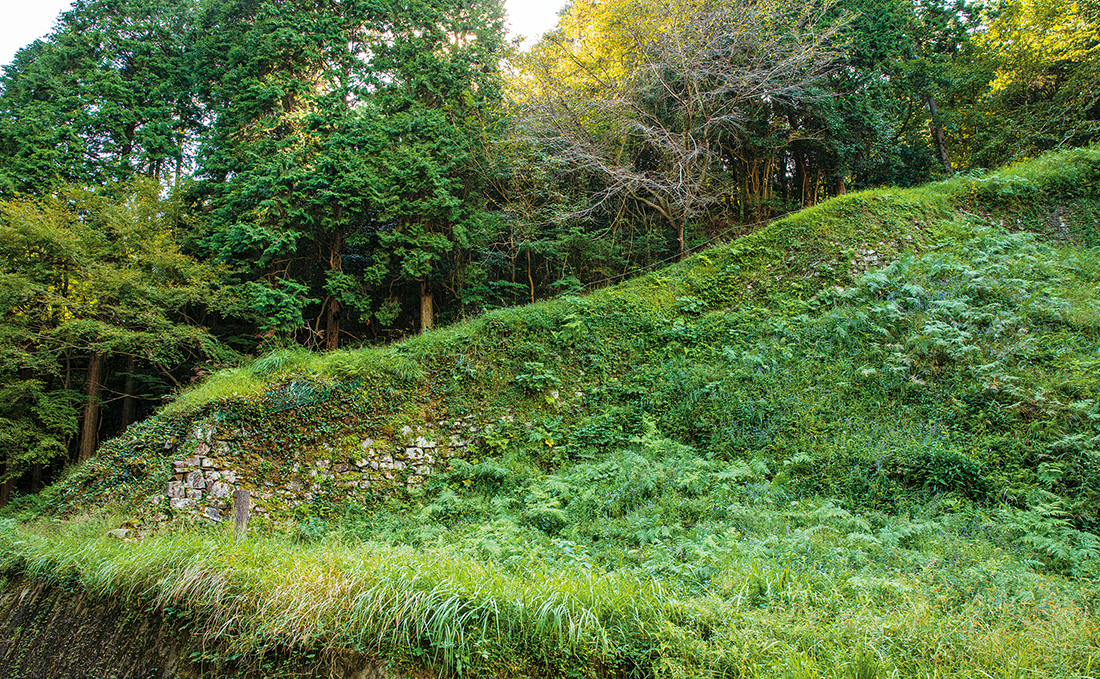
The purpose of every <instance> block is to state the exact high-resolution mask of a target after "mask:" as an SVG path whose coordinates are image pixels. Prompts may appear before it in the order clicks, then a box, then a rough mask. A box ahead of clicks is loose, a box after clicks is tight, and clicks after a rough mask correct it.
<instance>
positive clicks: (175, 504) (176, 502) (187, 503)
mask: <svg viewBox="0 0 1100 679" xmlns="http://www.w3.org/2000/svg"><path fill="white" fill-rule="evenodd" d="M168 505H169V506H170V507H172V509H192V508H193V507H194V506H195V501H194V500H192V499H191V498H186V497H174V498H172V499H171V500H169V501H168Z"/></svg>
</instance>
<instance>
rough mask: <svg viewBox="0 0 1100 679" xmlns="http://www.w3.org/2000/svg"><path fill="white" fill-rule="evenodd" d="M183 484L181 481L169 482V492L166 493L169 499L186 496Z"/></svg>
mask: <svg viewBox="0 0 1100 679" xmlns="http://www.w3.org/2000/svg"><path fill="white" fill-rule="evenodd" d="M184 490H185V489H184V487H183V484H182V483H180V482H179V481H169V482H168V490H167V491H165V493H164V494H165V495H167V496H168V497H183V496H184Z"/></svg>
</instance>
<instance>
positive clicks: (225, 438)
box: [152, 415, 511, 522]
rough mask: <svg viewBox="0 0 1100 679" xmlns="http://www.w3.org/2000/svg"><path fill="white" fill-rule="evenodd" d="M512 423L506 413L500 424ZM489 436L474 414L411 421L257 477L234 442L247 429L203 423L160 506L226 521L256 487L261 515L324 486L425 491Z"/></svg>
mask: <svg viewBox="0 0 1100 679" xmlns="http://www.w3.org/2000/svg"><path fill="white" fill-rule="evenodd" d="M510 420H511V418H510V417H508V416H505V417H504V418H501V420H500V421H510ZM492 427H493V425H488V427H486V428H488V429H491V428H492ZM482 433H483V430H482V428H481V426H480V423H479V422H478V421H477V420H475V419H474V416H472V415H470V416H467V417H465V418H460V419H452V420H446V421H443V422H440V423H437V424H436V425H435V426H433V427H427V426H418V427H412V426H405V427H403V428H402V429H401V430H400V431H399V432H397V433H395V434H394V435H393V436H389V437H381V436H380V437H378V438H370V437H368V438H364V439H362V440H361V442H360V443H359V445H358V446H356V447H355V448H354V449H353V450H348V448H347V446H346V443H345V444H344V445H343V446H342V447H341V448H339V449H334V448H333V447H332V446H330V445H322V446H321V448H320V450H319V451H318V452H317V453H316V454H313V455H311V456H310V457H312V458H314V459H311V460H309V461H306V460H299V461H298V462H294V463H292V464H290V465H289V468H287V469H285V471H284V472H283V473H281V474H279V475H278V480H272V476H273V475H272V474H265V475H262V476H263V478H260V476H261V475H260V474H255V476H254V477H249V476H248V474H247V473H246V472H245V471H244V470H243V469H242V467H244V466H246V465H242V464H241V461H242V459H243V456H242V455H240V454H238V453H236V452H234V447H233V446H232V445H231V444H230V441H232V440H236V441H238V442H239V441H247V432H243V431H239V430H238V431H235V432H229V431H223V432H219V431H218V428H217V427H216V426H215V425H214V424H213V423H212V422H209V421H207V422H204V423H200V424H198V425H196V426H195V428H194V429H193V431H192V434H191V436H192V442H193V443H194V449H193V450H192V452H191V453H190V455H189V456H188V457H185V458H181V459H177V460H175V461H173V462H172V479H171V480H170V481H169V482H168V484H167V487H166V488H165V490H164V494H163V495H162V496H155V497H153V498H152V503H153V504H154V505H156V506H158V507H164V506H165V505H166V506H167V508H168V509H170V510H171V511H172V513H173V514H176V515H179V514H184V515H188V514H190V515H193V516H198V517H201V518H204V519H207V520H209V521H214V522H219V521H222V520H223V518H224V517H226V516H228V515H229V514H230V510H231V508H232V505H233V500H232V498H233V491H235V490H237V489H245V490H248V491H249V492H250V494H251V497H252V512H253V513H254V514H256V515H258V516H269V515H270V514H271V512H272V510H273V509H274V508H275V507H276V506H281V507H283V508H288V507H289V508H293V507H296V506H298V505H301V504H306V503H309V502H312V501H313V500H314V498H315V497H316V496H317V495H318V494H319V493H320V492H322V491H323V492H325V493H327V494H328V496H329V497H331V496H332V494H333V493H336V494H337V495H340V496H343V497H346V498H348V499H352V498H355V497H360V496H365V495H366V494H368V493H371V492H372V491H373V492H384V491H386V490H388V489H395V488H400V487H404V488H408V489H414V488H419V487H422V486H423V485H424V483H426V481H427V479H428V477H429V476H431V475H432V474H433V473H434V472H435V471H436V470H438V469H446V468H447V466H448V465H449V461H450V460H451V459H454V458H463V457H465V456H466V455H467V453H468V451H469V450H470V449H471V447H472V446H473V445H474V442H475V441H476V439H477V438H478V437H479V436H480V435H481V434H482ZM187 447H189V446H186V445H183V446H180V448H184V449H186V448H187Z"/></svg>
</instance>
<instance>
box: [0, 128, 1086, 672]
mask: <svg viewBox="0 0 1100 679" xmlns="http://www.w3.org/2000/svg"><path fill="white" fill-rule="evenodd" d="M1097 187H1100V151H1098V150H1095V149H1084V150H1077V151H1072V152H1065V153H1061V154H1057V155H1052V156H1045V157H1043V158H1040V159H1038V160H1036V161H1032V162H1030V163H1026V164H1022V165H1019V166H1016V167H1013V168H1009V169H1008V170H1005V171H1002V172H1000V173H995V174H991V175H987V176H982V177H959V178H955V179H952V180H950V181H947V182H941V183H938V184H933V185H929V186H926V187H921V188H919V189H914V190H904V191H902V190H876V191H869V192H861V193H857V194H851V195H847V196H843V197H841V198H838V199H835V200H832V201H828V202H826V203H823V204H821V205H818V206H816V207H815V208H812V209H810V210H806V211H803V212H801V213H799V214H796V215H793V216H791V217H789V218H786V219H784V220H780V221H778V222H776V223H774V224H772V225H770V226H768V227H765V228H763V229H761V230H760V231H757V232H755V233H753V234H750V235H749V236H746V237H744V238H740V239H738V240H737V241H734V242H733V243H730V244H728V245H724V246H720V247H717V248H714V249H712V250H709V251H707V252H705V253H703V254H701V255H697V256H694V257H692V258H690V259H688V260H687V261H685V262H682V263H680V264H678V265H676V266H673V267H670V268H668V269H664V270H661V271H658V272H654V273H651V274H648V275H646V276H643V277H640V278H637V279H634V280H631V281H627V282H625V283H623V284H621V285H618V286H614V287H612V288H607V289H603V290H600V291H597V292H595V293H593V294H591V295H588V296H585V297H572V298H563V299H557V300H551V301H548V302H543V303H539V304H535V305H531V306H526V307H522V308H516V309H506V310H501V311H497V312H494V313H490V314H487V315H485V316H483V317H480V318H477V319H473V320H472V321H469V322H466V323H462V324H458V325H456V326H452V327H449V328H445V329H441V330H438V331H433V332H431V333H428V334H425V335H422V336H419V337H416V338H413V339H410V340H407V341H405V342H401V343H399V344H395V345H391V346H387V347H377V348H369V349H363V350H358V351H340V352H333V353H330V354H325V355H312V354H308V353H305V352H283V353H278V354H272V355H269V356H264V357H262V358H260V359H258V360H257V361H255V362H253V363H252V364H250V365H247V366H244V367H241V368H237V369H235V370H230V371H223V372H220V373H218V374H215V375H214V376H212V377H211V378H209V379H208V380H207V381H205V382H204V383H203V384H201V385H199V386H197V387H195V388H193V389H191V390H188V391H186V392H184V393H182V394H180V396H179V398H178V399H177V400H176V401H175V402H174V403H173V404H172V405H170V406H169V407H168V408H166V409H165V410H164V411H163V412H162V413H161V414H160V415H159V416H158V417H156V418H153V419H152V420H150V421H148V422H146V423H142V424H141V425H138V426H135V427H134V428H132V429H131V430H129V431H128V432H127V434H126V435H125V436H123V437H121V438H119V439H116V440H115V441H112V442H109V443H108V444H106V445H105V446H104V447H103V449H102V450H101V452H100V453H99V454H98V455H97V457H96V458H94V459H93V460H91V461H90V462H89V463H88V464H86V465H84V466H82V467H80V468H78V469H76V470H75V471H74V472H73V473H72V474H71V475H70V476H69V477H68V478H67V479H65V480H64V481H62V482H61V483H59V484H56V485H55V486H53V487H51V488H49V489H47V490H46V491H45V492H44V493H42V494H41V495H40V496H38V497H35V498H27V499H23V500H22V501H21V502H18V503H15V507H14V508H13V509H11V510H9V513H10V515H12V516H17V517H19V518H20V519H22V520H24V521H25V522H27V523H26V524H25V525H22V526H19V525H16V524H14V523H11V524H7V525H6V526H5V528H4V532H3V536H2V537H0V563H2V564H3V568H4V570H5V572H6V573H7V574H8V575H9V576H17V575H20V574H22V575H29V576H33V577H40V578H55V579H63V580H75V581H77V582H79V583H80V585H81V586H82V587H84V588H85V589H87V590H89V591H91V592H93V593H97V594H104V595H110V596H125V597H129V598H130V599H132V600H133V602H134V605H141V606H150V605H152V606H155V607H160V608H170V609H172V610H176V609H183V610H186V611H187V612H188V613H187V614H188V615H190V616H193V619H194V620H195V623H194V624H195V629H196V630H197V632H198V633H200V634H203V635H205V636H206V638H207V639H208V640H209V641H210V642H211V643H212V644H214V646H212V648H215V649H221V650H217V651H215V652H212V653H213V655H212V658H213V660H214V661H217V659H218V658H230V657H233V656H235V655H238V654H239V655H241V657H242V658H243V660H240V661H234V662H239V663H241V664H239V666H234V668H235V669H232V671H233V672H239V673H240V674H241V675H242V676H243V675H247V674H248V672H250V671H254V672H255V673H259V674H257V676H260V675H262V674H263V672H261V671H260V669H259V668H261V667H262V664H261V663H260V659H261V658H264V657H268V656H269V655H270V653H271V652H272V649H279V648H284V649H285V648H310V649H320V650H326V649H327V651H325V652H332V653H350V654H360V655H362V656H364V657H380V658H384V659H392V660H394V661H395V662H398V663H399V664H402V665H403V666H405V667H417V668H427V669H429V670H430V671H434V672H440V673H443V674H451V675H470V676H490V675H493V676H531V675H540V676H541V675H553V676H564V675H568V676H576V675H585V676H661V677H666V676H667V677H679V676H685V677H687V676H727V677H838V678H839V677H846V678H850V677H959V678H961V677H1027V676H1066V677H1092V676H1097V675H1100V666H1098V665H1097V660H1096V655H1097V653H1098V651H1100V649H1098V646H1097V638H1098V637H1097V609H1096V606H1097V602H1098V601H1100V599H1098V594H1100V590H1098V589H1097V585H1096V578H1097V577H1098V576H1100V565H1098V563H1100V538H1098V537H1097V535H1096V532H1097V530H1098V527H1097V524H1098V522H1100V249H1098V248H1097V245H1098V243H1100V241H1097V239H1096V234H1097V233H1100V226H1098V225H1100V222H1098V221H1097V220H1098V219H1100V216H1098V215H1100V193H1098V191H1100V190H1098V189H1097ZM468 415H474V416H475V418H476V420H477V421H478V422H480V423H482V425H483V430H482V431H481V432H480V433H479V436H478V441H477V444H476V446H475V449H474V450H473V451H471V453H470V455H469V456H468V457H467V458H466V459H465V460H453V461H452V462H451V464H450V465H449V468H446V469H442V470H440V472H439V473H437V474H435V475H433V476H432V478H431V481H430V482H429V483H428V484H427V486H426V487H425V488H424V489H422V490H413V491H409V490H405V489H404V488H400V489H389V490H386V491H385V492H378V493H377V494H375V495H374V496H373V497H371V498H369V499H366V500H360V499H357V500H356V501H355V502H351V501H349V500H348V499H347V498H346V497H341V496H339V495H338V494H332V493H329V494H326V493H323V492H321V493H318V494H317V495H316V496H315V497H314V499H313V501H312V502H311V503H309V504H305V505H301V506H299V507H296V508H292V507H290V506H273V507H272V512H271V520H270V521H267V522H264V521H258V522H257V523H256V524H255V530H253V532H252V533H251V537H250V538H249V540H248V541H246V542H244V543H242V544H240V545H235V544H233V543H232V541H231V540H230V539H229V538H228V536H227V535H226V534H225V533H222V532H219V531H218V530H216V529H202V528H201V527H187V526H185V525H183V524H184V522H182V521H180V520H174V521H169V522H159V523H158V522H157V521H156V518H157V516H156V514H158V513H159V511H160V510H157V509H153V508H151V506H150V505H149V504H148V502H147V501H146V497H147V496H148V495H150V494H156V493H159V492H162V489H163V484H164V483H165V481H166V480H167V478H168V473H169V465H168V462H169V461H170V460H171V459H175V458H178V457H179V456H181V455H183V454H186V453H187V448H186V445H185V446H184V447H183V448H182V449H181V448H179V447H178V446H179V445H180V442H182V441H184V440H185V439H186V437H187V436H188V432H190V431H191V430H192V428H193V427H195V426H196V425H201V424H204V423H215V424H218V425H219V426H222V427H223V428H225V429H226V430H232V431H243V432H246V433H247V436H245V437H244V441H243V442H242V441H240V440H238V439H232V440H229V439H226V440H225V441H222V442H223V443H225V444H226V445H227V446H228V448H227V450H228V452H226V453H225V454H226V455H229V456H231V457H234V459H235V463H236V464H238V466H239V467H240V468H241V469H242V471H243V472H244V473H245V474H246V475H251V476H252V477H253V478H255V479H267V480H270V481H272V482H275V483H277V482H280V479H284V477H285V475H286V474H288V473H290V472H289V470H290V469H291V468H292V466H293V465H294V464H297V463H303V462H304V463H309V462H311V461H313V460H314V459H319V458H322V457H325V456H333V457H334V459H335V457H336V456H339V455H343V454H345V453H344V451H345V448H349V449H355V447H356V446H357V445H358V442H359V441H360V440H361V439H362V438H365V437H377V436H383V437H384V436H388V435H391V434H392V433H393V432H394V431H397V430H399V429H401V428H402V427H403V426H406V425H416V424H427V425H429V426H434V423H437V422H439V421H442V420H447V419H453V418H458V417H465V416H468ZM505 415H508V416H509V417H508V418H504V419H502V416H505ZM191 440H192V443H191V444H189V445H194V442H193V439H191ZM166 444H167V447H166ZM88 517H91V518H88ZM124 519H125V520H133V521H135V522H136V524H137V526H138V529H139V531H140V532H142V534H143V535H144V536H145V537H143V538H142V539H141V540H139V541H137V542H133V543H120V542H117V541H112V540H108V539H106V538H103V537H101V536H102V535H103V533H104V532H105V531H106V530H107V529H108V528H111V527H114V526H117V525H118V524H119V522H121V521H123V520H124ZM226 662H229V661H228V660H226ZM214 664H215V665H217V662H215V663H214ZM223 670H224V671H229V669H226V668H222V669H218V668H217V667H214V668H213V669H211V670H210V672H211V673H212V674H211V676H213V675H214V674H216V673H217V672H219V671H223ZM288 672H289V670H288Z"/></svg>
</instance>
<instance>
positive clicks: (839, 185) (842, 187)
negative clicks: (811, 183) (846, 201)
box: [833, 175, 848, 196]
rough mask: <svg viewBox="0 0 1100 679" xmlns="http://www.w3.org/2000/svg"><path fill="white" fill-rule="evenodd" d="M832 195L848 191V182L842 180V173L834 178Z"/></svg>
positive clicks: (840, 194) (841, 194) (839, 194)
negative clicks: (834, 183) (834, 184)
mask: <svg viewBox="0 0 1100 679" xmlns="http://www.w3.org/2000/svg"><path fill="white" fill-rule="evenodd" d="M834 188H835V191H834V192H833V195H834V196H843V195H844V194H846V193H848V183H847V182H846V181H844V175H838V176H837V178H836V186H835V187H834Z"/></svg>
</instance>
